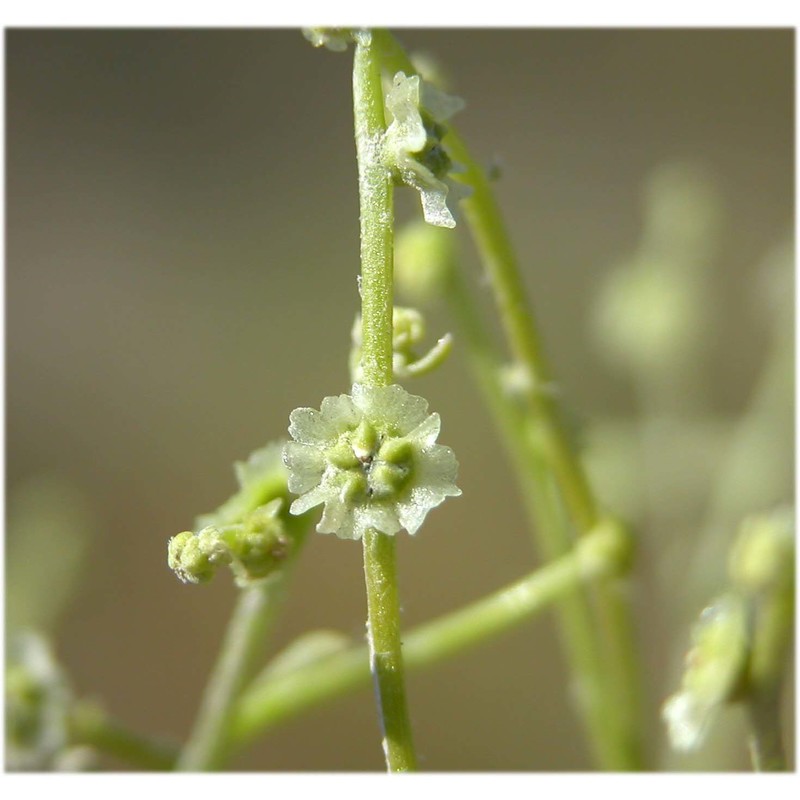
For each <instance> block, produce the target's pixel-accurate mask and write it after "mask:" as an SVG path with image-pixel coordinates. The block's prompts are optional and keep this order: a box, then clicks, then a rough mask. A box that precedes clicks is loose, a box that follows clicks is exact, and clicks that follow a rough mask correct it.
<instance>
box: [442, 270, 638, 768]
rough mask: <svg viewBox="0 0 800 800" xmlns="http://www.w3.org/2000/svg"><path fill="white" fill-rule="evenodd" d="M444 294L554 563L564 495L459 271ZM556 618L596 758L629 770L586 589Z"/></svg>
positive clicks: (561, 535) (560, 549)
mask: <svg viewBox="0 0 800 800" xmlns="http://www.w3.org/2000/svg"><path fill="white" fill-rule="evenodd" d="M446 295H447V301H448V304H449V306H450V311H451V314H452V316H453V317H454V319H455V322H456V326H457V328H456V329H457V330H458V331H459V332H460V333H461V340H462V344H463V345H464V347H465V352H466V355H467V360H468V364H469V366H470V368H471V370H472V373H473V375H474V377H475V380H476V382H477V384H478V386H479V388H480V390H481V393H482V395H483V399H484V402H485V403H486V405H487V407H488V409H489V412H490V415H491V417H492V419H493V421H494V423H495V426H496V428H497V429H498V432H499V433H500V437H501V439H502V441H503V442H504V444H505V447H506V450H507V451H508V453H509V457H510V458H511V460H512V463H513V465H514V467H515V472H516V475H517V480H518V483H519V488H520V494H521V496H522V499H523V504H524V507H525V509H526V513H527V516H528V522H529V525H530V527H531V531H532V533H534V535H535V536H536V537H537V538H538V539H539V544H540V547H541V549H542V550H543V555H544V556H545V558H547V559H548V560H551V561H552V560H554V559H556V558H558V557H559V556H560V555H563V554H564V553H566V552H568V551H569V550H570V548H571V547H572V538H571V536H570V531H569V528H568V525H567V523H566V520H564V518H563V516H564V515H563V511H562V505H561V503H560V500H559V497H558V496H557V494H556V492H555V491H554V487H553V486H552V481H551V480H550V478H549V476H548V474H547V471H546V469H545V466H544V464H543V463H542V461H541V458H540V457H539V456H538V454H537V453H536V451H535V449H534V448H532V447H531V446H530V436H528V435H526V423H525V418H524V416H523V415H522V414H521V413H520V411H519V409H518V408H517V407H516V406H515V404H514V402H513V400H512V399H511V398H510V397H509V396H508V394H507V393H506V392H505V391H504V390H503V387H502V385H501V383H500V378H499V376H500V369H501V364H500V361H499V358H498V356H497V354H496V352H495V348H494V346H493V343H492V341H491V336H490V334H489V331H488V330H487V328H486V326H485V324H484V323H483V321H482V319H481V315H480V312H479V310H478V308H477V306H476V305H475V303H474V301H473V299H472V296H471V294H470V292H469V289H468V287H467V286H466V282H465V281H464V279H463V277H462V274H461V273H460V272H458V271H455V272H454V273H453V275H452V279H451V281H450V285H449V286H448V291H447V293H446ZM558 613H559V617H560V634H561V640H562V644H563V646H564V648H565V649H566V651H567V655H568V660H569V663H570V664H571V666H572V671H573V679H574V681H575V687H574V688H575V691H574V692H573V693H572V695H573V699H574V702H575V703H576V704H577V705H578V711H579V716H580V718H581V720H582V721H583V723H584V725H585V727H586V733H587V737H588V740H589V743H590V746H591V748H592V751H593V756H594V760H595V762H596V763H597V764H599V765H601V766H603V767H605V768H606V769H630V768H632V767H633V765H635V761H633V760H632V759H631V757H630V755H629V746H628V745H627V744H626V743H625V741H624V738H623V737H622V736H619V735H617V736H610V735H608V732H607V728H608V725H609V724H610V723H611V722H613V720H614V715H613V711H612V712H609V711H608V709H607V708H606V704H607V703H608V702H609V698H608V697H607V696H606V693H605V692H604V683H603V670H604V663H603V653H602V651H601V649H600V643H599V641H598V640H597V637H596V633H595V621H594V619H593V615H592V609H591V605H590V601H589V597H588V595H587V593H586V591H585V590H584V589H580V590H578V591H576V592H574V593H571V594H569V595H567V596H565V597H564V598H563V599H562V600H561V601H560V603H559V605H558Z"/></svg>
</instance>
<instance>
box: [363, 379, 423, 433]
mask: <svg viewBox="0 0 800 800" xmlns="http://www.w3.org/2000/svg"><path fill="white" fill-rule="evenodd" d="M353 401H354V402H355V404H356V405H357V406H358V407H359V408H360V409H361V410H362V411H363V413H364V417H365V418H366V419H367V420H369V422H371V423H372V424H373V425H374V426H375V427H376V428H377V429H378V430H379V431H382V432H383V433H388V434H389V435H390V436H405V435H406V434H407V433H409V432H410V431H412V430H414V428H416V427H417V425H419V424H420V423H421V422H422V421H423V420H424V419H425V417H426V415H427V413H428V401H427V400H426V399H425V398H424V397H417V396H416V395H413V394H409V393H408V392H407V391H406V390H405V389H404V388H403V387H402V386H399V385H398V384H396V383H395V384H392V385H391V386H379V387H367V386H362V385H361V384H356V385H354V386H353Z"/></svg>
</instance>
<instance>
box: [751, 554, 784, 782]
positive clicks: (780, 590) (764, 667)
mask: <svg viewBox="0 0 800 800" xmlns="http://www.w3.org/2000/svg"><path fill="white" fill-rule="evenodd" d="M794 592H795V582H794V570H792V569H790V570H788V574H787V576H785V579H784V580H782V581H779V583H778V585H776V586H773V587H770V589H769V590H768V591H767V592H764V593H763V595H762V596H761V597H760V598H759V600H758V601H757V602H758V608H757V611H756V623H755V632H754V636H753V645H752V653H751V656H750V676H749V678H750V691H749V697H748V698H747V709H748V716H749V719H750V728H751V735H750V751H751V755H752V758H753V766H754V768H755V769H756V770H757V771H759V772H764V771H769V772H775V771H785V770H786V769H787V764H786V755H785V754H784V750H783V744H782V742H781V714H780V711H781V709H780V697H781V687H782V685H783V676H784V673H785V671H786V661H787V659H788V656H789V651H790V648H791V642H792V632H793V630H794Z"/></svg>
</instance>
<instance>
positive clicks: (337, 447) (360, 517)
mask: <svg viewBox="0 0 800 800" xmlns="http://www.w3.org/2000/svg"><path fill="white" fill-rule="evenodd" d="M289 419H290V425H289V433H290V435H291V436H292V438H293V439H294V441H292V442H288V443H287V444H286V446H285V447H284V451H283V452H284V462H285V464H286V466H287V467H288V469H289V490H290V491H292V492H294V493H295V494H298V495H300V497H298V499H296V500H295V501H294V502H293V503H292V505H291V509H290V511H291V513H292V514H302V513H304V512H306V511H308V510H309V509H311V508H313V507H314V506H318V505H320V504H323V503H324V505H325V510H324V512H323V515H322V519H321V520H320V522H319V524H318V526H317V530H318V531H319V532H320V533H335V534H336V535H337V536H339V537H340V538H342V539H360V538H361V537H362V536H363V535H364V532H365V531H366V530H368V529H370V528H373V529H375V530H377V531H381V532H383V533H386V534H395V533H397V532H398V531H399V530H400V529H401V528H405V530H407V531H408V532H409V533H411V534H414V533H416V532H417V531H418V530H419V528H420V526H421V525H422V523H423V521H424V519H425V517H426V515H427V514H428V511H430V510H431V509H432V508H435V507H436V506H438V505H439V504H440V503H442V502H443V501H444V499H445V498H446V497H456V496H458V495H460V494H461V490H460V489H459V488H458V487H457V486H456V485H455V480H456V474H457V472H458V462H457V461H456V457H455V454H454V453H453V451H452V450H451V449H450V448H449V447H444V446H442V445H439V444H436V443H435V442H436V438H437V437H438V435H439V428H440V425H441V423H440V419H439V415H438V414H428V403H427V401H426V400H425V399H423V398H422V397H416V396H414V395H411V394H409V393H408V392H406V391H405V390H404V389H403V388H402V387H401V386H398V385H396V384H394V385H392V386H382V387H369V386H363V385H361V384H358V383H357V384H354V386H353V389H352V394H351V395H346V394H342V395H339V396H338V397H326V398H325V399H324V400H323V401H322V405H321V408H320V410H319V411H317V410H316V409H313V408H298V409H295V410H294V411H293V412H292V414H291V416H290V418H289Z"/></svg>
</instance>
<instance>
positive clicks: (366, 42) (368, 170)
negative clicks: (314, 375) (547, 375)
mask: <svg viewBox="0 0 800 800" xmlns="http://www.w3.org/2000/svg"><path fill="white" fill-rule="evenodd" d="M353 109H354V118H355V136H356V151H357V155H358V189H359V201H360V206H361V319H362V356H361V358H362V368H363V378H362V380H363V382H364V384H365V385H368V386H387V385H389V384H391V383H392V303H393V299H392V297H393V295H392V256H393V253H392V248H393V230H392V216H393V196H392V178H391V175H390V173H389V170H388V169H387V168H386V167H385V166H384V164H383V162H382V158H381V147H382V137H383V134H384V132H385V130H386V120H385V117H384V111H383V88H382V86H381V68H380V60H379V57H378V53H377V49H376V47H375V44H374V42H373V39H372V34H371V33H369V32H361V33H359V34H358V35H357V41H356V47H355V57H354V63H353ZM364 577H365V583H366V590H367V613H368V617H367V637H368V641H369V651H370V664H371V668H372V673H373V676H374V679H375V691H376V696H377V701H378V712H379V716H380V720H381V725H382V728H383V750H384V755H385V757H386V766H387V769H388V770H389V772H408V771H411V770H415V769H416V756H415V754H414V746H413V743H412V737H411V723H410V720H409V715H408V707H407V703H406V692H405V682H404V677H403V653H402V648H401V641H400V604H399V600H398V592H397V564H396V553H395V540H394V538H393V537H390V536H387V535H386V534H383V533H380V532H379V531H375V530H369V531H367V532H366V533H365V535H364Z"/></svg>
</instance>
